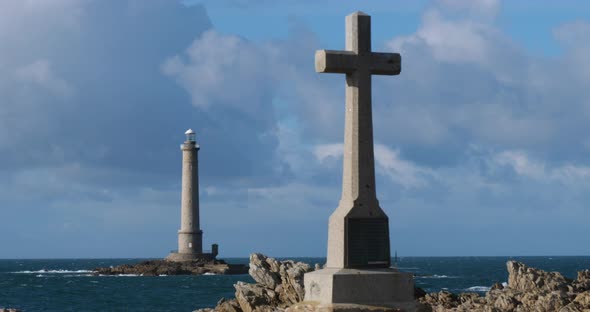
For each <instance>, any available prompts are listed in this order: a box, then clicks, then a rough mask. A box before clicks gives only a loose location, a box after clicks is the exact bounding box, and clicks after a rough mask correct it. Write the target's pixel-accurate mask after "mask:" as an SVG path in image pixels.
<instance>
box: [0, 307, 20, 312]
mask: <svg viewBox="0 0 590 312" xmlns="http://www.w3.org/2000/svg"><path fill="white" fill-rule="evenodd" d="M0 312H22V311H21V310H19V309H11V308H0Z"/></svg>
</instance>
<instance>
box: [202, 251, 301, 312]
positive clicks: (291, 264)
mask: <svg viewBox="0 0 590 312" xmlns="http://www.w3.org/2000/svg"><path fill="white" fill-rule="evenodd" d="M310 271H312V269H311V267H310V266H309V265H308V264H306V263H303V262H295V261H292V260H286V261H278V260H276V259H274V258H269V257H267V256H265V255H263V254H259V253H254V254H251V255H250V264H249V270H248V273H250V276H252V278H253V279H254V280H255V281H256V284H248V283H244V282H237V283H236V284H235V285H234V288H235V289H236V293H235V295H236V299H234V300H225V299H223V300H220V301H219V302H218V303H217V306H216V307H215V309H214V311H219V312H242V311H243V312H266V311H278V310H282V309H283V308H286V307H288V306H291V305H293V304H295V303H298V302H301V301H303V298H304V296H305V290H304V288H303V287H304V285H303V275H304V274H305V273H307V272H310ZM203 312H206V311H203Z"/></svg>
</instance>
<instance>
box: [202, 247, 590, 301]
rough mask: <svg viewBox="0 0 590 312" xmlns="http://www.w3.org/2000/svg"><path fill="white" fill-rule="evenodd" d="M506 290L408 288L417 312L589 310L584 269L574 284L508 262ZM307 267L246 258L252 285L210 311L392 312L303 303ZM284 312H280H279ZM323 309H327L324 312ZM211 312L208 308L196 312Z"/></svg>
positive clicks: (589, 281)
mask: <svg viewBox="0 0 590 312" xmlns="http://www.w3.org/2000/svg"><path fill="white" fill-rule="evenodd" d="M506 266H507V268H508V274H509V276H508V281H509V284H508V287H504V286H502V284H499V283H496V284H494V285H492V287H491V288H490V291H488V292H487V293H486V295H485V297H482V296H480V295H479V294H477V293H462V294H459V295H456V294H453V293H451V292H448V291H440V292H437V293H429V294H427V293H426V292H424V290H422V289H420V288H415V289H414V297H415V298H416V309H417V311H418V312H533V311H534V312H556V311H558V312H590V290H589V289H588V288H590V271H589V270H585V271H580V272H578V277H577V278H576V280H574V281H572V280H569V279H567V278H565V277H564V276H563V275H561V274H560V273H556V272H545V271H542V270H538V269H534V268H529V267H527V266H526V265H525V264H523V263H519V262H514V261H509V262H508V263H507V264H506ZM309 271H311V268H310V266H309V265H307V264H304V263H300V262H294V261H291V260H287V261H277V260H275V259H273V258H268V257H266V256H264V255H262V254H252V255H251V256H250V270H249V273H250V275H252V277H253V278H254V280H255V281H256V282H257V283H256V284H247V283H244V282H238V283H237V284H236V285H234V287H235V288H236V299H233V300H225V299H223V300H220V301H219V302H218V304H217V306H216V308H215V309H214V311H216V312H270V311H286V312H312V311H313V312H315V311H328V310H330V309H332V308H334V309H342V310H343V311H344V310H347V311H348V310H350V311H351V312H352V311H353V310H354V311H360V310H363V311H369V310H370V311H373V312H377V311H388V312H389V311H394V310H395V309H386V308H382V307H381V308H380V307H372V306H358V305H338V307H336V305H335V306H333V307H322V306H318V305H317V304H315V305H314V304H313V303H309V302H305V303H301V301H302V300H303V298H304V295H305V290H304V289H303V285H304V284H303V275H304V274H305V273H306V272H309ZM285 309H286V310H285ZM326 309H328V310H326ZM199 311H200V312H211V310H210V309H209V310H205V309H202V310H199Z"/></svg>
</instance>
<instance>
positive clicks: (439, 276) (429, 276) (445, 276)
mask: <svg viewBox="0 0 590 312" xmlns="http://www.w3.org/2000/svg"><path fill="white" fill-rule="evenodd" d="M416 278H457V277H456V276H448V275H438V274H434V275H423V276H416Z"/></svg>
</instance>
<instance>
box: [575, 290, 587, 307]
mask: <svg viewBox="0 0 590 312" xmlns="http://www.w3.org/2000/svg"><path fill="white" fill-rule="evenodd" d="M574 302H575V303H576V304H578V305H580V306H581V307H583V308H586V309H590V291H585V292H583V293H581V294H578V295H577V296H576V298H575V299H574Z"/></svg>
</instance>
